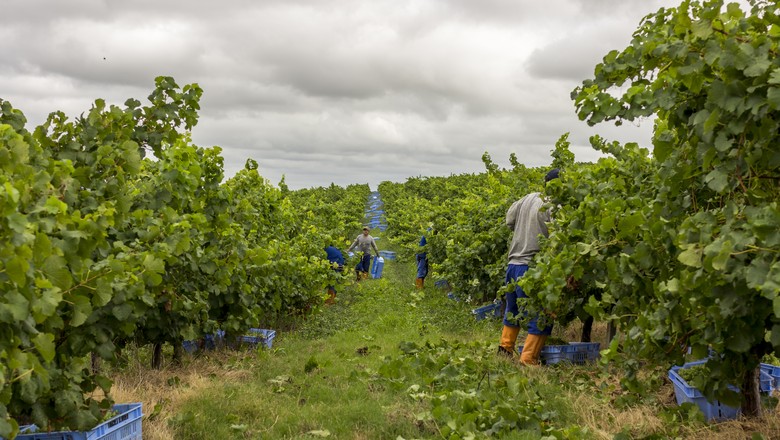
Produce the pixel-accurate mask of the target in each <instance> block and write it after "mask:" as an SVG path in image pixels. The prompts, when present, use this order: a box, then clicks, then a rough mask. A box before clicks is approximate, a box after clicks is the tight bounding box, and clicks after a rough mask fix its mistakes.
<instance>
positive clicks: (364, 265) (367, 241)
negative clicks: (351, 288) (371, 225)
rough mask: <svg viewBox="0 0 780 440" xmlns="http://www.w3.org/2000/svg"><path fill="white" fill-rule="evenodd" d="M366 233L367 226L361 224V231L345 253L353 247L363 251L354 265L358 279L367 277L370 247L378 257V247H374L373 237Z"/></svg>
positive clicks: (369, 267)
mask: <svg viewBox="0 0 780 440" xmlns="http://www.w3.org/2000/svg"><path fill="white" fill-rule="evenodd" d="M368 233H369V229H368V226H363V233H362V234H360V235H358V236H357V238H356V239H355V241H354V242H352V245H351V246H350V247H349V249H347V253H349V252H350V251H352V249H355V248H358V250H359V251H360V252H362V253H363V255H362V256H361V257H360V262H359V263H358V264H357V266H355V272H357V280H358V281H360V280H361V279H366V278H368V272H369V271H370V270H371V249H373V250H374V254H376V256H377V257H379V249H377V247H376V242H375V241H374V237H372V236H370V235H369V234H368Z"/></svg>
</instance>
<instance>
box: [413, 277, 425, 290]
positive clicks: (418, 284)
mask: <svg viewBox="0 0 780 440" xmlns="http://www.w3.org/2000/svg"><path fill="white" fill-rule="evenodd" d="M414 285H415V287H417V288H418V289H422V288H423V279H422V278H417V279H416V280H414Z"/></svg>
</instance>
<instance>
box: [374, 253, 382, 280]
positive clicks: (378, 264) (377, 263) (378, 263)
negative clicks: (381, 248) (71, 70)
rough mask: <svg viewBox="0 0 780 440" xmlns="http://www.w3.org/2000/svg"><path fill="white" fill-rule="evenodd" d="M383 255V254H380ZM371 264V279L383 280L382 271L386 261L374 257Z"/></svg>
mask: <svg viewBox="0 0 780 440" xmlns="http://www.w3.org/2000/svg"><path fill="white" fill-rule="evenodd" d="M380 255H381V252H380ZM372 260H373V262H372V263H371V272H370V273H371V278H374V279H377V278H382V269H383V268H384V267H385V259H384V258H382V257H381V256H380V257H373V259H372Z"/></svg>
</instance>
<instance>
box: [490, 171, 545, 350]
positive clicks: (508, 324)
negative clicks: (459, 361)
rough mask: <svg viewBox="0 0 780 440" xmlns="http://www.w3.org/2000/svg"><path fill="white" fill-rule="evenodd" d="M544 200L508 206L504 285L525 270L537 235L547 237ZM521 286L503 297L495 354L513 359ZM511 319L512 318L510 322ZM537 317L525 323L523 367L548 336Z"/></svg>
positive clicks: (538, 196)
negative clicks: (508, 238) (508, 239)
mask: <svg viewBox="0 0 780 440" xmlns="http://www.w3.org/2000/svg"><path fill="white" fill-rule="evenodd" d="M558 173H559V170H558V168H555V169H553V170H551V171H550V172H548V173H547V174H546V175H545V177H544V182H545V184H546V183H547V182H549V181H550V180H552V179H555V178H557V177H558ZM544 203H545V202H544V200H543V199H542V196H541V194H540V193H538V192H534V193H530V194H528V195H526V196H524V197H523V198H521V199H520V200H518V201H516V202H515V203H513V204H512V206H511V207H510V208H509V210H508V211H507V213H506V225H507V226H508V227H510V228H512V230H513V232H514V235H513V237H512V243H511V244H510V246H509V264H508V266H507V270H506V284H510V283H515V282H517V280H518V279H520V278H521V277H522V276H523V275H524V274H525V273H526V271H527V270H528V263H530V262H531V260H532V259H533V257H534V255H536V253H537V252H539V236H540V235H544V236H545V237H546V236H547V234H548V232H547V223H548V222H549V221H550V213H549V211H546V210H543V209H542V207H543V206H544ZM527 297H528V296H527V295H526V293H525V292H524V291H523V289H522V287H520V286H517V287H515V289H514V290H513V291H511V292H508V293H507V294H506V309H505V311H504V328H503V329H502V331H501V341H500V343H499V347H498V352H499V353H500V354H504V355H507V356H510V357H512V356H514V353H515V344H516V343H517V335H518V334H519V333H520V327H519V325H518V324H517V320H516V317H517V316H518V315H519V310H518V307H517V298H527ZM513 318H515V319H513ZM537 323H538V316H534V317H533V318H532V319H531V320H530V321H529V323H528V336H527V337H526V339H525V343H524V344H523V352H522V353H521V354H520V362H521V363H522V364H524V365H537V364H538V363H539V357H540V355H541V352H542V347H544V342H545V341H546V340H547V337H548V336H549V335H550V334H552V324H550V325H548V326H547V327H545V328H539V327H538V325H537Z"/></svg>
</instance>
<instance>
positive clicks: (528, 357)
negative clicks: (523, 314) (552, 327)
mask: <svg viewBox="0 0 780 440" xmlns="http://www.w3.org/2000/svg"><path fill="white" fill-rule="evenodd" d="M546 340H547V335H531V334H529V335H528V336H527V337H526V338H525V343H524V344H523V352H522V353H520V363H521V364H523V365H539V356H540V355H541V354H542V348H543V347H544V341H546Z"/></svg>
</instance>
